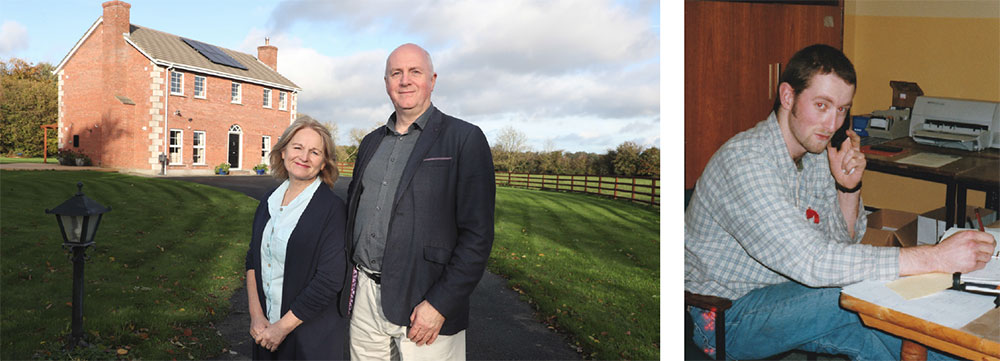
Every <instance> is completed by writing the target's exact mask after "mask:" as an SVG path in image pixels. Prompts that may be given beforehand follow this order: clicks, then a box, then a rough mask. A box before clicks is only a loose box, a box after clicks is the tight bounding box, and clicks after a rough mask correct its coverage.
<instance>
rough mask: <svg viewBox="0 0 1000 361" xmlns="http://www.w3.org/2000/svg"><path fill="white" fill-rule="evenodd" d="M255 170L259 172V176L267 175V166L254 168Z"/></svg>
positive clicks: (261, 165) (262, 165)
mask: <svg viewBox="0 0 1000 361" xmlns="http://www.w3.org/2000/svg"><path fill="white" fill-rule="evenodd" d="M253 170H254V171H256V172H257V174H258V175H263V174H264V173H267V164H264V163H261V164H258V165H255V166H253Z"/></svg>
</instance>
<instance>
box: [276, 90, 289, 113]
mask: <svg viewBox="0 0 1000 361" xmlns="http://www.w3.org/2000/svg"><path fill="white" fill-rule="evenodd" d="M286 94H287V93H285V92H280V93H278V109H280V110H285V109H287V108H286V107H285V104H286V103H287V101H286V99H285V97H286V96H287V95H286Z"/></svg>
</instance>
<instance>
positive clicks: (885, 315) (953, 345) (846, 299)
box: [840, 293, 1000, 360]
mask: <svg viewBox="0 0 1000 361" xmlns="http://www.w3.org/2000/svg"><path fill="white" fill-rule="evenodd" d="M840 305H841V306H843V307H844V308H845V309H848V310H851V311H854V312H857V313H858V315H859V316H861V321H862V322H864V324H865V325H867V326H868V327H872V328H877V329H879V330H882V331H885V332H888V333H891V334H893V335H896V336H899V337H901V338H903V349H902V350H901V351H902V354H901V356H902V359H903V360H926V359H927V349H926V348H925V346H926V347H932V348H934V349H937V350H941V351H944V352H948V353H951V354H954V355H956V356H960V357H964V358H968V359H970V360H1000V343H997V342H995V341H990V340H987V339H983V338H981V337H978V336H975V335H972V334H969V333H966V332H964V331H961V330H957V329H954V328H950V327H945V326H941V325H939V324H936V323H933V322H929V321H925V320H923V319H920V318H916V317H913V316H910V315H907V314H905V313H902V312H897V311H895V310H893V309H890V308H888V307H882V306H878V305H875V304H873V303H870V302H867V301H864V300H861V299H858V298H855V297H852V296H850V295H847V294H844V293H841V294H840Z"/></svg>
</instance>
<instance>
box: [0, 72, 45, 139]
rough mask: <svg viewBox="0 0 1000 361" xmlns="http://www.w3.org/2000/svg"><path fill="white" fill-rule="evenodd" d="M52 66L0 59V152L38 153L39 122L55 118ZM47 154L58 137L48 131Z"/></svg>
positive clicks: (41, 133)
mask: <svg viewBox="0 0 1000 361" xmlns="http://www.w3.org/2000/svg"><path fill="white" fill-rule="evenodd" d="M53 69H54V67H53V66H52V65H51V64H48V63H40V64H38V65H31V64H29V63H27V62H25V61H24V60H21V59H18V58H10V59H9V60H8V61H2V60H0V89H2V91H0V154H3V155H22V156H26V157H38V156H41V155H42V150H43V144H42V141H43V139H44V131H43V130H42V128H41V126H42V125H46V124H54V123H57V122H58V121H59V108H58V101H59V96H58V93H57V92H58V85H57V78H56V75H55V74H53V73H52V70H53ZM49 135H50V137H49V138H48V139H49V144H48V149H49V154H55V153H56V152H57V151H58V149H56V148H57V147H58V137H57V136H56V135H55V134H49Z"/></svg>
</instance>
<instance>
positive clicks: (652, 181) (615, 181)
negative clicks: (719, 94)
mask: <svg viewBox="0 0 1000 361" xmlns="http://www.w3.org/2000/svg"><path fill="white" fill-rule="evenodd" d="M337 170H338V171H339V172H340V175H342V176H345V177H350V176H352V175H353V173H354V163H351V162H337ZM496 184H497V185H498V186H507V187H517V188H526V189H540V190H557V191H567V192H578V193H589V194H598V195H603V196H608V197H612V198H616V199H628V200H630V201H633V202H639V203H645V204H649V205H653V206H659V205H660V179H659V178H647V177H619V176H599V175H582V174H576V175H565V174H530V173H509V172H497V173H496Z"/></svg>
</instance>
